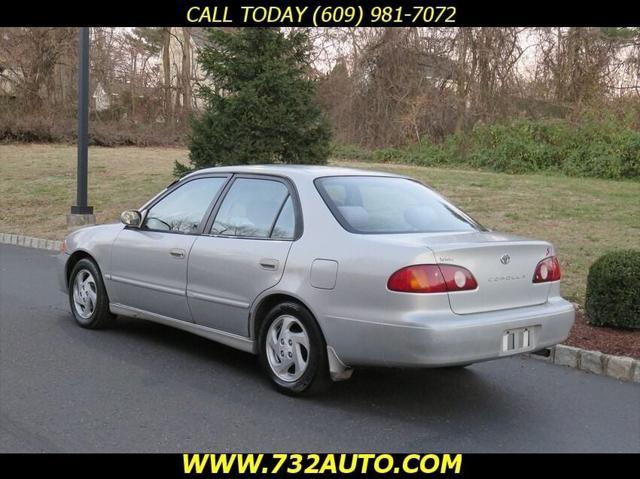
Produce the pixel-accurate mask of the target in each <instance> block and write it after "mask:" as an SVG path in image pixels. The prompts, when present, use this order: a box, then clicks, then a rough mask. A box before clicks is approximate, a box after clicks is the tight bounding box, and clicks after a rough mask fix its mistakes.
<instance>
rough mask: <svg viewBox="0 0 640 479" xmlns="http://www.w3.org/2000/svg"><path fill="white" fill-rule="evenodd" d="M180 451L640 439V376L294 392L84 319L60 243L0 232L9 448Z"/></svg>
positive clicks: (173, 342)
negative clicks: (6, 237) (63, 269)
mask: <svg viewBox="0 0 640 479" xmlns="http://www.w3.org/2000/svg"><path fill="white" fill-rule="evenodd" d="M185 450H188V451H198V450H206V451H249V450H263V451H275V450H278V451H293V450H296V451H300V450H302V451H309V450H315V451H343V450H344V451H352V450H358V451H362V450H367V451H385V452H388V451H392V452H395V451H429V452H431V451H463V452H471V451H496V452H510V451H513V452H520V451H549V452H555V451H563V452H564V451H632V452H640V385H638V384H629V383H622V382H619V381H616V380H614V379H611V378H607V377H602V376H594V375H590V374H588V373H585V372H582V371H578V370H575V369H570V368H565V367H560V366H555V365H550V364H546V363H542V362H540V361H536V360H534V359H528V358H512V359H506V360H500V361H494V362H488V363H483V364H478V365H474V366H471V367H470V368H468V369H466V370H462V371H447V370H384V369H382V370H381V369H369V370H356V372H355V373H354V376H353V378H352V380H351V381H348V382H344V383H339V384H335V385H334V387H333V388H332V390H331V391H330V392H329V393H328V394H327V395H325V396H322V397H316V398H312V399H293V398H289V397H285V396H282V395H280V394H278V393H276V392H275V391H273V390H272V389H271V387H270V385H269V383H268V382H267V380H266V379H264V378H263V377H262V374H261V372H260V371H259V368H258V366H257V362H256V360H255V358H254V357H253V356H251V355H248V354H245V353H241V352H238V351H235V350H232V349H230V348H227V347H225V346H221V345H218V344H215V343H212V342H209V341H207V340H205V339H202V338H198V337H195V336H191V335H189V334H187V333H184V332H181V331H176V330H173V329H170V328H167V327H164V326H160V325H156V324H152V323H147V322H143V321H139V320H131V319H121V320H120V321H119V325H118V327H116V328H115V329H111V330H108V331H88V330H84V329H81V328H79V327H77V326H76V325H75V324H74V322H73V319H72V317H71V315H70V313H69V311H68V306H67V302H66V297H65V296H63V295H62V294H61V293H59V292H58V291H57V289H56V277H55V261H54V258H53V256H52V252H47V251H41V250H34V249H27V248H21V247H17V246H8V245H0V452H10V451H25V452H27V451H49V452H70V451H87V452H89V451H99V452H102V451H105V452H111V451H123V452H137V451H180V452H183V451H185Z"/></svg>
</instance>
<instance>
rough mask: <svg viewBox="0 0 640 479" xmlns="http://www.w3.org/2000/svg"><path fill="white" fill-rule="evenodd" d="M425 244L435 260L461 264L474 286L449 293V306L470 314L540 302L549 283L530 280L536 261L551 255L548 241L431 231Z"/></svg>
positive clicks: (545, 293)
mask: <svg viewBox="0 0 640 479" xmlns="http://www.w3.org/2000/svg"><path fill="white" fill-rule="evenodd" d="M428 245H429V248H430V249H431V250H432V251H433V253H434V256H435V258H436V261H437V262H438V263H439V264H449V265H456V266H462V267H464V268H466V269H468V270H469V271H471V273H472V274H473V276H474V277H475V279H476V281H477V282H478V288H477V289H476V290H473V291H458V292H454V293H449V303H450V304H451V310H452V311H453V312H454V313H456V314H471V313H480V312H486V311H497V310H501V309H510V308H520V307H524V306H534V305H538V304H543V303H545V302H546V301H547V297H548V295H549V289H550V283H537V284H534V283H533V274H534V271H535V268H536V265H537V264H538V262H539V261H540V260H542V259H543V258H546V257H547V256H552V255H554V251H553V247H552V246H551V244H549V243H547V242H544V241H535V240H529V239H526V238H521V237H517V236H512V235H504V234H499V233H493V232H478V233H463V234H445V235H435V236H433V237H430V238H429V241H428Z"/></svg>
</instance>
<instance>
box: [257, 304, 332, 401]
mask: <svg viewBox="0 0 640 479" xmlns="http://www.w3.org/2000/svg"><path fill="white" fill-rule="evenodd" d="M258 342H259V355H260V362H261V364H262V367H263V369H264V370H265V372H266V373H267V375H268V376H269V378H270V379H271V381H272V383H273V384H274V385H275V387H276V389H277V390H278V391H280V392H282V393H285V394H288V395H293V396H298V395H303V394H304V395H312V394H318V393H320V392H323V391H325V390H327V389H328V388H329V386H330V385H331V379H330V378H329V366H328V360H327V347H326V344H325V341H324V338H323V336H322V332H321V331H320V327H319V326H318V324H317V323H316V320H315V319H314V317H313V316H312V315H311V313H310V312H309V311H308V310H307V309H306V308H305V307H304V306H302V305H300V304H298V303H294V302H285V303H281V304H279V305H277V306H276V307H274V308H273V309H272V310H271V311H269V313H268V314H267V316H266V317H265V319H264V321H263V322H262V326H261V328H260V334H259V336H258Z"/></svg>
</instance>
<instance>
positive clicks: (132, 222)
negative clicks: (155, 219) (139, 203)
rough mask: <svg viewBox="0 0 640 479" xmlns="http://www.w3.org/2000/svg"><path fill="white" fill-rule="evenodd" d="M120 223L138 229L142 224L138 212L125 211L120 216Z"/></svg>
mask: <svg viewBox="0 0 640 479" xmlns="http://www.w3.org/2000/svg"><path fill="white" fill-rule="evenodd" d="M120 221H122V222H123V223H124V224H125V225H127V226H131V227H132V228H140V225H141V224H142V215H141V214H140V212H139V211H138V210H126V211H123V212H122V214H121V215H120Z"/></svg>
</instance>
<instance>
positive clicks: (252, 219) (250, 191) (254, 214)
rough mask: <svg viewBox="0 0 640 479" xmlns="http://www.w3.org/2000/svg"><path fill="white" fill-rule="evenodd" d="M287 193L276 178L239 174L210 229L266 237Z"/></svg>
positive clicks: (230, 233) (218, 233) (230, 234)
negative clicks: (263, 178) (248, 176)
mask: <svg viewBox="0 0 640 479" xmlns="http://www.w3.org/2000/svg"><path fill="white" fill-rule="evenodd" d="M288 195H289V190H288V189H287V187H286V186H285V185H284V184H282V183H281V182H279V181H273V180H259V179H252V178H238V179H237V180H235V181H234V183H233V185H232V186H231V188H230V189H229V191H228V193H227V195H226V196H225V198H224V200H223V202H222V205H221V206H220V210H219V211H218V214H217V215H216V219H215V222H214V223H213V228H212V229H211V233H212V234H217V235H229V236H248V237H251V238H267V237H269V234H270V233H271V227H272V226H273V223H274V221H275V220H276V216H277V214H278V212H279V211H280V209H281V208H282V204H283V203H284V201H285V199H286V198H287V196H288Z"/></svg>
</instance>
